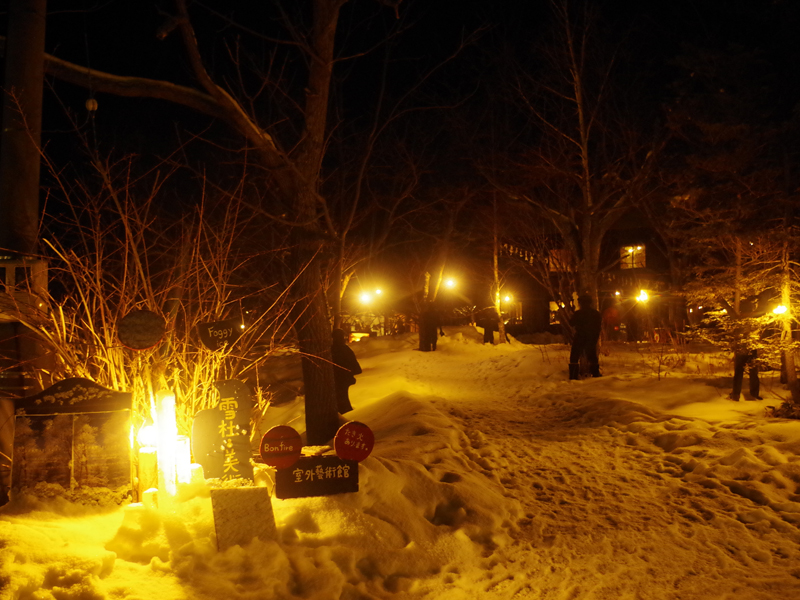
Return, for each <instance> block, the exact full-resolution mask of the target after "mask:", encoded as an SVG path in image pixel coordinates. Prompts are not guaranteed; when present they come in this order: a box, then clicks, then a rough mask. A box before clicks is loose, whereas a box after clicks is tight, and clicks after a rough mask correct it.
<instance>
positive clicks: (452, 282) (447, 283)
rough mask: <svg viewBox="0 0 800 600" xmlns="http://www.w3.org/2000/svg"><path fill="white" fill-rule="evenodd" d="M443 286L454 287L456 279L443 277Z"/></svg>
mask: <svg viewBox="0 0 800 600" xmlns="http://www.w3.org/2000/svg"><path fill="white" fill-rule="evenodd" d="M444 285H445V287H449V288H451V289H452V288H454V287H456V280H455V279H445V280H444Z"/></svg>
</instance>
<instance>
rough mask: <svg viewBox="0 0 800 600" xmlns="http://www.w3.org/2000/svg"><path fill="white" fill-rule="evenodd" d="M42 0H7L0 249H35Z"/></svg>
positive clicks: (19, 251)
mask: <svg viewBox="0 0 800 600" xmlns="http://www.w3.org/2000/svg"><path fill="white" fill-rule="evenodd" d="M46 14H47V2H46V0H12V2H11V3H10V5H9V14H8V38H7V40H6V66H5V69H6V70H5V89H4V90H3V92H4V93H3V135H2V138H1V139H0V214H2V215H3V218H2V219H0V250H5V251H10V252H12V253H14V254H21V255H25V256H30V255H33V254H36V252H37V249H38V232H39V146H40V143H41V139H40V138H41V131H42V89H43V86H44V35H45V16H46Z"/></svg>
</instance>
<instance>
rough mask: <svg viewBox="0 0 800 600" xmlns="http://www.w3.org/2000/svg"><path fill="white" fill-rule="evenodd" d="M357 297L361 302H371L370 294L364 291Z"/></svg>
mask: <svg viewBox="0 0 800 600" xmlns="http://www.w3.org/2000/svg"><path fill="white" fill-rule="evenodd" d="M359 299H360V300H361V303H362V304H369V303H370V302H372V294H368V293H367V292H364V293H363V294H361V296H360V298H359Z"/></svg>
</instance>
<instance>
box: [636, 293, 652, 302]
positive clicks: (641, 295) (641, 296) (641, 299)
mask: <svg viewBox="0 0 800 600" xmlns="http://www.w3.org/2000/svg"><path fill="white" fill-rule="evenodd" d="M636 299H637V300H638V301H639V302H647V301H648V300H649V299H650V296H648V295H647V292H645V291H644V290H639V295H638V296H636Z"/></svg>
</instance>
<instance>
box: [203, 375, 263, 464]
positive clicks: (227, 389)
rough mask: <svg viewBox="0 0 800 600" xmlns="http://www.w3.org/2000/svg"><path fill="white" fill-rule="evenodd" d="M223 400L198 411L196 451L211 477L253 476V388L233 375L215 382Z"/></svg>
mask: <svg viewBox="0 0 800 600" xmlns="http://www.w3.org/2000/svg"><path fill="white" fill-rule="evenodd" d="M214 385H215V386H216V388H217V390H218V391H219V394H220V400H219V403H218V404H217V406H215V407H214V408H210V409H206V410H201V411H200V412H198V413H197V415H195V419H194V425H193V427H192V454H193V455H194V460H195V462H197V463H199V464H201V465H203V472H204V473H205V476H206V477H207V478H210V479H211V478H213V479H224V480H228V479H239V478H245V479H252V478H253V465H252V464H251V463H250V410H251V408H252V405H253V402H252V400H251V398H250V390H249V389H248V388H247V386H246V385H245V384H244V383H242V382H241V381H237V380H235V379H230V380H226V381H218V382H216V383H215V384H214Z"/></svg>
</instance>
